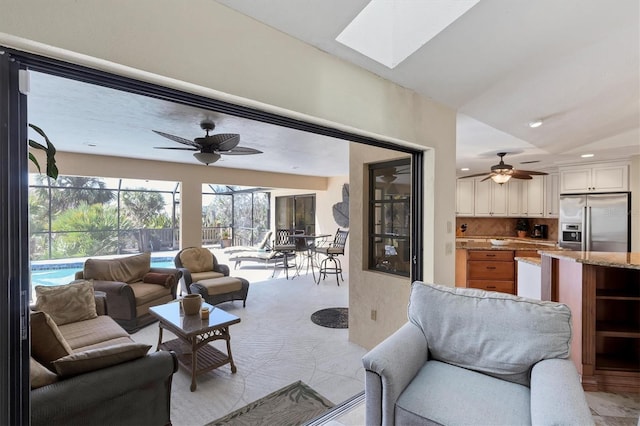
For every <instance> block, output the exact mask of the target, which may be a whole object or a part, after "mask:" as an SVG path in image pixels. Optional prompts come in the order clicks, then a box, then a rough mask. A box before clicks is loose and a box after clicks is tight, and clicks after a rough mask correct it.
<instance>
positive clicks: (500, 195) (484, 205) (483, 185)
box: [474, 179, 508, 216]
mask: <svg viewBox="0 0 640 426" xmlns="http://www.w3.org/2000/svg"><path fill="white" fill-rule="evenodd" d="M507 188H508V185H499V184H497V183H495V182H494V181H492V180H491V179H487V180H485V181H484V182H482V179H477V180H476V182H475V192H474V193H475V216H507V213H508V206H507V200H508V191H507Z"/></svg>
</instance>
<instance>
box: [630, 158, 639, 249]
mask: <svg viewBox="0 0 640 426" xmlns="http://www.w3.org/2000/svg"><path fill="white" fill-rule="evenodd" d="M629 183H630V188H629V189H630V190H631V251H632V252H635V253H638V252H640V155H636V156H634V157H631V167H630V170H629Z"/></svg>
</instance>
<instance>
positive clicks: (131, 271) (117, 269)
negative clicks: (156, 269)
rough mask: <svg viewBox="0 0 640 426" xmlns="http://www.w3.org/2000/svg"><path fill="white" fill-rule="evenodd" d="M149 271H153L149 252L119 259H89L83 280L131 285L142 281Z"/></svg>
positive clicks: (85, 266)
mask: <svg viewBox="0 0 640 426" xmlns="http://www.w3.org/2000/svg"><path fill="white" fill-rule="evenodd" d="M149 269H151V253H149V252H147V253H141V254H136V255H135V256H127V257H121V258H118V259H87V260H86V261H85V262H84V271H83V278H84V279H86V280H89V279H93V280H99V281H119V282H122V283H128V284H131V283H135V282H138V281H142V277H144V274H146V273H147V272H149Z"/></svg>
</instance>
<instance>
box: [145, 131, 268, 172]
mask: <svg viewBox="0 0 640 426" xmlns="http://www.w3.org/2000/svg"><path fill="white" fill-rule="evenodd" d="M200 128H201V129H202V130H204V131H205V132H206V133H207V134H206V136H203V137H200V138H195V139H194V140H192V141H191V140H189V139H185V138H181V137H180V136H175V135H171V134H169V133H165V132H160V131H158V130H154V131H153V132H154V133H157V134H158V135H160V136H164V137H165V138H167V139H171V140H172V141H174V142H178V143H181V144H184V145H188V146H189V148H186V147H164V146H155V147H154V148H156V149H178V150H184V151H198V152H196V153H194V154H193V156H194V157H196V159H197V160H198V161H200V162H201V163H204V164H207V165H209V164H212V163H215V162H216V161H218V160H219V159H220V156H221V155H251V154H262V151H258V150H257V149H253V148H247V147H243V146H238V144H239V143H240V135H238V134H236V133H218V134H216V135H210V134H209V132H211V131H212V130H213V129H215V128H216V125H215V123H214V122H213V121H211V120H203V121H202V122H201V123H200Z"/></svg>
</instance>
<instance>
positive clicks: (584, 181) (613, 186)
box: [560, 162, 629, 194]
mask: <svg viewBox="0 0 640 426" xmlns="http://www.w3.org/2000/svg"><path fill="white" fill-rule="evenodd" d="M628 190H629V164H628V163H625V162H619V163H602V164H592V165H585V166H572V167H563V168H561V169H560V192H561V193H562V194H571V193H581V192H617V191H628Z"/></svg>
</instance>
